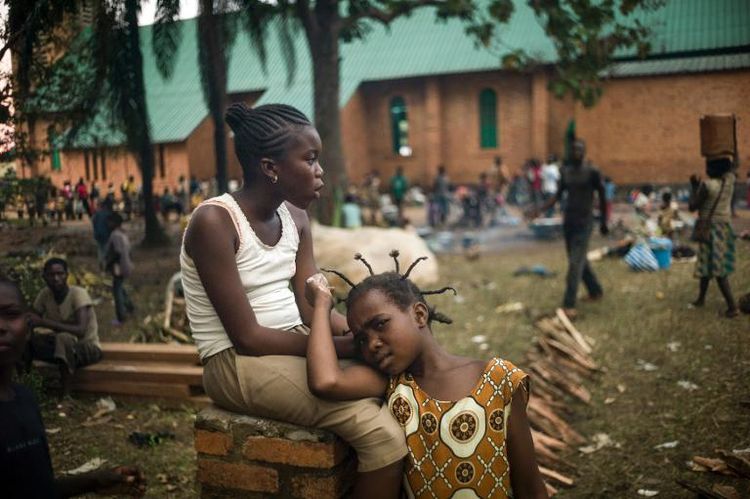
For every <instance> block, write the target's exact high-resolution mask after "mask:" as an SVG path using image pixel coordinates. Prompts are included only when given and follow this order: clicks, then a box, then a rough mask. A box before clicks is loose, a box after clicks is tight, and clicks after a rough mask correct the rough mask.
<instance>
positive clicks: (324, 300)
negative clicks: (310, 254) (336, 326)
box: [307, 274, 387, 400]
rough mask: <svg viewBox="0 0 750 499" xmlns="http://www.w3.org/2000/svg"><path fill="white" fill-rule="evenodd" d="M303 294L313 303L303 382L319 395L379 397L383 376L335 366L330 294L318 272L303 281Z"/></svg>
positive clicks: (362, 367)
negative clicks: (305, 378)
mask: <svg viewBox="0 0 750 499" xmlns="http://www.w3.org/2000/svg"><path fill="white" fill-rule="evenodd" d="M307 296H308V298H309V301H311V302H312V303H313V304H314V306H313V317H312V327H311V329H310V338H309V340H308V342H307V384H308V386H309V388H310V391H311V392H312V393H313V394H315V395H317V396H318V397H321V398H327V399H332V400H354V399H360V398H364V397H382V396H383V395H384V394H385V388H386V383H387V381H386V379H385V377H383V375H381V374H380V373H378V372H377V371H375V370H374V369H372V368H370V367H368V366H365V365H361V364H357V365H353V366H350V367H347V368H346V369H341V367H339V363H338V359H337V357H336V349H335V348H334V344H333V341H332V340H333V338H332V337H331V315H330V310H331V306H332V303H333V297H332V296H331V292H330V290H329V289H328V282H327V281H326V279H325V277H323V275H322V274H316V275H313V276H312V277H310V278H309V279H308V280H307Z"/></svg>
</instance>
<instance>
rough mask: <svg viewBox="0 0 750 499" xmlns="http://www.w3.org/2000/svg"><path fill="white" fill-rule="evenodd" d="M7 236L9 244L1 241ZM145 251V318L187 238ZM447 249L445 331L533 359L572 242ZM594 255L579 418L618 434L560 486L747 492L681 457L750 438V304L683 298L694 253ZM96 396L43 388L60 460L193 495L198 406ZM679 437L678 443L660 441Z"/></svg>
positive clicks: (140, 292) (738, 283)
mask: <svg viewBox="0 0 750 499" xmlns="http://www.w3.org/2000/svg"><path fill="white" fill-rule="evenodd" d="M3 237H4V236H3ZM599 242H601V241H599ZM599 242H594V243H593V246H596V245H597V244H598V243H599ZM37 243H38V241H35V242H32V243H30V244H31V245H32V246H33V245H35V244H37ZM14 244H15V247H18V244H16V243H14ZM19 244H20V243H19ZM7 249H8V248H7V247H6V248H2V251H3V253H4V251H6V250H7ZM73 253H74V254H72V255H71V261H72V262H73V263H74V264H76V265H81V266H85V267H88V268H93V262H94V257H93V254H92V252H88V251H87V252H81V253H80V254H75V252H73ZM135 261H136V264H137V265H140V267H139V268H140V269H141V271H140V272H138V274H137V275H136V276H135V277H134V279H133V284H134V286H136V288H137V292H136V293H134V298H135V300H136V304H137V306H138V307H139V312H138V314H139V317H140V318H141V319H142V318H143V317H145V316H146V315H147V314H150V313H153V312H155V311H157V310H158V309H159V308H160V307H161V300H162V298H161V296H162V293H163V286H164V283H165V282H166V280H167V279H168V277H169V275H170V274H171V272H173V271H174V270H175V269H176V267H177V250H176V248H172V249H170V250H168V251H167V250H160V251H152V252H146V251H143V250H137V251H136V254H135ZM439 261H440V269H441V279H440V281H439V283H438V284H439V285H440V286H443V285H451V286H454V287H456V288H457V289H458V291H459V298H458V299H456V298H454V297H453V296H450V295H443V296H437V297H433V298H432V299H431V300H430V301H431V303H432V304H434V305H437V307H438V308H439V310H440V311H442V312H443V313H445V314H447V315H448V316H450V317H452V318H453V320H454V323H453V324H452V325H450V326H446V325H441V324H438V325H436V326H435V329H434V332H435V334H436V335H437V336H438V338H439V340H440V341H441V342H442V343H443V344H444V345H446V346H447V347H448V348H449V349H450V350H452V351H454V352H456V353H463V354H466V355H473V356H477V357H488V356H491V355H492V356H494V355H497V356H502V357H505V358H507V359H509V360H511V361H513V362H515V363H516V364H518V365H520V366H521V367H523V366H524V363H525V358H524V353H525V352H526V351H527V350H528V349H529V347H530V344H531V340H532V338H533V336H534V334H535V330H534V327H533V319H534V318H535V317H537V316H539V315H542V314H546V313H551V312H552V311H554V309H555V307H557V306H558V305H559V303H560V300H561V298H562V293H563V285H564V282H563V279H564V274H565V269H566V261H565V254H564V250H563V247H562V243H561V242H552V243H539V244H532V245H530V246H529V247H525V248H514V249H510V250H507V251H504V252H501V253H499V254H494V255H489V254H485V255H482V256H481V257H480V258H479V259H478V260H476V261H473V262H470V261H467V260H466V259H465V258H463V257H462V256H442V257H440V258H439ZM537 263H541V264H544V265H545V266H547V267H548V268H549V269H550V270H554V271H557V272H558V276H557V277H554V278H548V279H543V278H540V277H537V276H521V277H513V276H512V272H513V270H515V269H516V268H517V267H519V266H521V265H532V264H537ZM143 269H146V271H144V270H143ZM594 269H595V271H596V273H597V274H598V276H599V277H600V280H601V282H602V284H603V286H604V289H605V298H604V300H603V301H601V302H598V303H594V304H581V306H580V309H579V312H580V315H581V316H580V319H579V320H578V321H577V323H576V324H577V326H578V327H579V329H580V330H581V331H582V332H583V333H584V334H586V335H588V336H590V337H591V338H593V339H594V340H595V341H596V346H595V351H594V354H593V356H594V358H595V359H596V360H597V362H598V363H599V364H600V365H601V366H602V367H603V368H604V369H605V372H603V373H602V374H601V375H600V377H599V379H598V380H596V381H595V382H591V383H589V385H588V386H587V388H589V389H590V390H591V391H592V394H593V400H592V402H591V404H590V405H589V406H585V405H583V404H580V403H578V404H574V405H573V410H574V419H573V424H574V426H575V428H576V429H577V430H578V431H579V432H581V433H582V434H583V435H585V436H587V437H591V436H592V435H594V434H596V433H600V432H602V433H606V434H608V435H609V436H610V437H611V438H612V440H613V441H615V442H616V443H617V444H619V445H618V446H617V447H608V448H603V449H601V450H599V451H597V452H595V453H592V454H588V455H584V454H581V453H579V452H578V451H577V450H572V451H571V452H570V453H569V454H568V455H567V456H566V459H567V460H568V461H569V462H571V463H573V464H575V466H576V467H577V471H576V472H575V473H574V476H575V479H576V486H575V488H573V489H570V490H567V491H565V490H562V491H561V493H560V495H559V497H576V498H578V497H640V496H639V495H638V494H637V490H638V489H650V490H658V491H659V492H660V494H659V496H658V497H690V494H689V493H687V492H686V491H684V490H683V489H681V488H680V487H679V486H678V485H676V484H675V479H678V478H681V479H686V480H689V481H692V482H696V483H699V484H702V485H704V486H709V487H710V484H712V483H724V484H730V485H732V486H734V487H735V488H736V489H737V490H738V491H739V492H740V494H741V495H743V496H744V497H748V496H750V481H748V480H739V479H736V478H726V477H720V476H718V475H714V474H708V473H696V472H692V471H689V470H688V469H687V467H686V464H685V463H686V461H688V460H689V459H690V458H691V457H692V456H693V455H702V456H713V455H714V454H713V451H714V449H715V448H723V449H740V448H747V447H750V409H748V408H747V406H744V407H743V406H742V405H740V402H742V401H750V383H749V382H748V380H750V318H749V317H748V316H741V317H739V318H736V319H733V320H728V319H724V318H720V316H719V314H720V312H723V310H724V304H723V300H722V299H721V297H720V295H719V292H718V289H717V288H716V286H715V283H712V287H711V289H710V291H709V295H708V300H707V304H706V307H705V308H704V309H701V310H689V309H687V307H686V304H687V303H688V302H689V301H691V300H692V299H694V298H695V295H696V292H697V281H696V280H695V279H694V278H693V277H692V271H693V265H692V264H676V265H674V266H673V267H672V269H670V270H669V271H665V272H658V273H653V274H637V273H633V272H630V271H629V270H628V269H627V268H626V266H625V264H624V263H623V262H621V261H619V260H607V259H605V260H603V261H601V262H597V263H595V264H594ZM749 278H750V245H748V243H747V242H744V241H738V268H737V272H736V273H735V274H734V275H733V276H732V278H731V283H732V285H733V287H734V291H735V294H736V295H737V296H740V295H741V294H743V293H747V292H749V291H750V289H748V288H749V287H750V279H749ZM515 301H520V302H522V303H524V305H525V306H526V309H525V310H524V311H522V312H512V313H504V314H499V313H496V312H495V308H496V307H497V306H498V305H500V304H503V303H507V302H515ZM96 310H97V314H99V315H100V324H101V325H102V328H103V329H104V331H103V332H102V334H101V336H102V339H103V340H105V341H106V340H119V341H122V340H126V339H127V338H128V337H129V336H130V335H131V334H132V333H133V331H132V330H128V329H125V330H118V331H116V332H110V331H107V329H108V324H109V318H110V317H111V304H110V302H109V301H108V299H105V300H103V301H102V303H101V304H100V305H98V306H97V309H96ZM480 334H481V335H485V336H487V337H488V344H489V349H488V350H487V351H481V352H480V351H479V350H478V346H477V345H476V344H474V343H473V342H472V341H471V340H470V338H471V337H472V336H474V335H480ZM668 344H669V345H670V346H671V349H670V348H669V347H668ZM643 362H648V363H651V364H653V365H655V366H656V367H657V368H656V369H655V370H652V371H644V370H642V369H640V368H639V365H642V364H643ZM683 380H684V381H689V382H691V383H694V384H695V385H697V387H698V388H697V389H694V390H686V389H684V388H682V387H680V386H679V385H678V381H683ZM532 396H533V387H532ZM96 399H97V397H88V396H77V397H76V399H75V400H72V401H71V400H69V401H65V402H63V403H62V405H61V406H60V407H58V402H56V401H55V400H54V399H53V396H52V395H50V397H49V398H48V399H47V400H46V401H45V403H44V406H43V414H44V419H45V424H46V426H47V428H49V429H53V430H54V429H57V428H59V431H56V432H55V433H52V434H50V435H49V441H50V446H51V451H52V457H53V463H54V466H55V469H56V470H57V471H58V472H60V471H62V470H68V469H72V468H75V467H77V466H80V465H81V464H83V463H84V462H86V461H88V460H89V459H91V458H94V457H100V458H103V459H107V460H108V462H109V463H110V464H126V463H131V464H137V465H139V466H141V467H142V468H143V469H144V470H145V471H146V474H147V477H148V480H149V492H148V496H149V497H180V498H182V497H196V496H197V491H196V489H195V484H194V477H193V475H194V470H195V464H194V456H195V454H194V451H193V447H192V421H193V411H192V410H191V409H189V408H179V407H177V408H175V407H172V408H169V407H168V406H167V405H164V404H155V403H154V402H151V401H146V402H143V401H125V400H122V399H120V398H118V397H114V399H115V401H116V402H117V405H118V408H117V409H116V410H115V412H114V413H112V415H111V420H110V421H108V422H106V423H104V424H99V425H95V426H83V423H84V422H85V421H86V420H87V418H88V417H89V416H90V415H91V414H92V413H94V412H95V410H96V409H95V407H94V404H95V402H96ZM605 400H606V401H607V403H605ZM60 413H64V414H65V415H64V416H61V415H60ZM165 430H166V431H171V432H173V433H174V434H175V439H174V440H167V441H165V442H163V443H161V444H159V445H156V446H154V447H151V448H146V449H139V448H137V447H135V446H134V445H133V444H131V443H129V442H128V439H127V436H128V434H129V433H130V432H132V431H145V432H157V431H165ZM675 440H676V441H679V443H678V444H677V446H676V447H674V448H670V449H663V450H657V449H654V447H655V446H656V445H658V444H661V443H664V442H669V441H675Z"/></svg>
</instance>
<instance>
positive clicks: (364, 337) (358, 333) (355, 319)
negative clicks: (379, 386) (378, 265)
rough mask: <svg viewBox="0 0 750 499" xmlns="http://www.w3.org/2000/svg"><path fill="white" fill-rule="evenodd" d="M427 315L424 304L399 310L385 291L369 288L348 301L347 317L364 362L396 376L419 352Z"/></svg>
mask: <svg viewBox="0 0 750 499" xmlns="http://www.w3.org/2000/svg"><path fill="white" fill-rule="evenodd" d="M427 317H428V310H427V307H426V306H425V305H424V304H423V303H413V304H411V305H409V306H408V307H407V308H406V309H405V310H402V309H401V308H400V307H399V306H398V305H396V304H394V303H393V302H392V301H391V299H390V298H388V296H387V295H386V294H385V293H383V292H382V291H380V290H379V289H372V290H370V291H368V292H367V293H365V294H364V295H362V296H361V297H360V298H359V299H358V300H357V301H356V302H355V303H354V304H351V307H350V309H349V310H348V312H347V316H346V319H347V322H348V323H349V327H350V328H351V330H352V332H353V333H354V339H355V341H356V343H357V346H358V348H359V350H360V352H361V353H362V355H363V357H364V359H365V362H367V363H368V364H369V365H371V366H373V367H375V368H377V369H378V370H380V371H382V372H384V373H386V374H388V375H396V374H400V373H402V372H404V371H406V370H407V369H408V368H409V366H411V365H412V364H413V363H414V361H415V360H416V359H417V357H418V356H419V355H420V354H421V352H422V340H423V337H422V334H423V333H424V332H425V330H426V328H427Z"/></svg>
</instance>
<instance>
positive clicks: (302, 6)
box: [294, 0, 319, 39]
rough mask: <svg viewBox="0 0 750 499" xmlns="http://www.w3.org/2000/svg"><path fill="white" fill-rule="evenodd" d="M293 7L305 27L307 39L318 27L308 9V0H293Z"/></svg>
mask: <svg viewBox="0 0 750 499" xmlns="http://www.w3.org/2000/svg"><path fill="white" fill-rule="evenodd" d="M294 9H295V11H296V14H297V18H298V19H299V20H300V22H301V23H302V26H303V27H304V28H305V31H306V32H307V36H308V39H309V38H310V36H311V35H313V34H315V33H317V32H318V29H319V26H318V22H317V21H316V20H315V16H314V15H313V14H312V11H311V10H310V2H309V0H297V1H296V2H294Z"/></svg>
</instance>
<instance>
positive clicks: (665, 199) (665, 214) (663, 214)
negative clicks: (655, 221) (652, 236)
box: [659, 191, 680, 239]
mask: <svg viewBox="0 0 750 499" xmlns="http://www.w3.org/2000/svg"><path fill="white" fill-rule="evenodd" d="M679 219H680V213H679V209H678V207H677V203H675V202H673V201H672V193H671V192H669V191H664V192H663V193H662V195H661V206H660V207H659V229H660V230H661V234H662V235H663V236H664V237H668V238H669V239H672V238H673V237H674V233H675V230H674V222H675V221H676V220H679Z"/></svg>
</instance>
